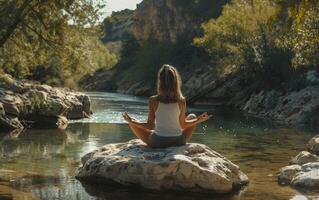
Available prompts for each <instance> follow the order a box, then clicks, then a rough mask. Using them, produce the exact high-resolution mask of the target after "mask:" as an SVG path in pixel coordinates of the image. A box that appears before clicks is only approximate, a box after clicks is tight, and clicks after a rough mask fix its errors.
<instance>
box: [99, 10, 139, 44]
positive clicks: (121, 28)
mask: <svg viewBox="0 0 319 200" xmlns="http://www.w3.org/2000/svg"><path fill="white" fill-rule="evenodd" d="M133 17H134V11H133V10H129V9H125V10H122V11H119V12H113V13H112V15H111V16H109V17H107V18H106V19H105V20H104V21H103V27H104V35H103V37H102V41H103V42H105V43H107V42H112V41H119V40H124V39H127V38H128V37H130V35H131V34H132V25H133Z"/></svg>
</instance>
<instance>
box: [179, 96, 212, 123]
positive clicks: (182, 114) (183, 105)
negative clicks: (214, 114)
mask: <svg viewBox="0 0 319 200" xmlns="http://www.w3.org/2000/svg"><path fill="white" fill-rule="evenodd" d="M180 111H181V112H180V117H179V121H180V125H181V127H182V129H186V128H189V127H192V126H195V125H196V124H199V123H202V122H204V121H206V120H208V119H209V117H210V116H208V114H207V112H205V113H203V114H201V115H200V116H198V117H197V118H195V119H186V101H185V100H183V101H182V102H181V103H180Z"/></svg>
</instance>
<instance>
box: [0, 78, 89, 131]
mask: <svg viewBox="0 0 319 200" xmlns="http://www.w3.org/2000/svg"><path fill="white" fill-rule="evenodd" d="M91 113H92V111H91V101H90V98H89V96H87V95H86V94H84V93H81V92H75V91H71V90H69V89H66V88H55V87H51V86H48V85H41V84H38V83H35V82H29V81H20V80H16V79H14V78H12V77H11V76H10V75H7V74H4V75H1V77H0V128H1V131H5V130H22V129H24V128H31V127H39V128H59V129H65V128H66V127H67V125H68V119H81V118H86V117H89V116H90V115H91Z"/></svg>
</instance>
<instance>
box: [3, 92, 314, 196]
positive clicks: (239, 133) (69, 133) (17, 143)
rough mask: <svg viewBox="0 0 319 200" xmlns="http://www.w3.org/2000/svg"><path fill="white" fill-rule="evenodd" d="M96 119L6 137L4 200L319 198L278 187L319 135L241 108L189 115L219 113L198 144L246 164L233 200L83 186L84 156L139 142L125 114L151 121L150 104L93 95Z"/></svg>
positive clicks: (200, 133) (200, 132) (204, 127)
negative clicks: (285, 170) (245, 181)
mask: <svg viewBox="0 0 319 200" xmlns="http://www.w3.org/2000/svg"><path fill="white" fill-rule="evenodd" d="M89 95H90V96H91V98H92V108H93V111H94V115H93V116H92V117H91V118H90V119H84V120H77V121H72V122H71V124H70V125H69V127H68V128H67V130H65V131H59V130H50V129H40V130H27V131H25V132H23V133H20V134H19V133H14V132H13V133H6V134H0V199H1V200H2V199H4V198H6V199H12V198H13V199H23V200H29V199H32V200H33V199H70V200H71V199H72V200H73V199H77V200H87V199H92V200H93V199H94V200H95V199H96V200H97V199H118V200H131V199H132V200H140V199H151V200H162V199H172V200H173V199H174V200H192V199H201V200H214V199H218V200H239V199H240V200H246V199H247V200H256V199H257V200H258V199H260V200H268V199H269V200H272V199H292V200H303V199H307V198H309V199H318V198H319V195H318V194H304V193H301V192H298V191H296V190H294V189H292V188H290V187H282V186H279V185H278V184H277V173H278V170H279V169H280V168H281V167H283V166H285V165H287V163H288V162H289V160H290V159H291V158H292V157H294V156H295V155H297V154H298V153H299V151H301V150H302V149H304V148H305V144H306V142H307V141H308V140H309V138H311V137H312V133H309V132H305V131H300V130H296V129H289V128H285V127H277V126H274V125H272V124H271V123H266V122H264V121H261V120H258V119H253V118H249V117H247V116H244V115H242V114H241V113H238V112H237V111H234V110H227V109H222V110H220V109H216V108H214V107H208V106H205V107H191V108H189V110H188V111H189V112H194V113H195V114H200V113H201V112H204V111H209V113H213V118H211V119H210V120H209V121H208V122H206V123H204V124H201V125H199V126H198V127H197V130H196V131H195V134H194V136H193V141H194V142H198V143H203V144H206V145H208V146H209V147H211V148H212V149H214V150H216V151H218V152H219V153H221V154H223V155H224V156H226V157H227V158H229V159H230V160H232V161H233V162H234V163H235V164H237V165H239V166H240V167H241V169H242V171H244V172H245V173H246V174H247V175H248V177H249V178H250V184H249V186H248V187H247V188H246V189H245V190H244V191H242V192H241V193H240V194H237V195H234V196H230V197H229V196H228V197H218V198H217V197H214V196H210V195H199V196H198V195H197V196H196V195H195V196H192V195H182V194H178V195H176V194H171V193H165V194H163V193H161V194H158V193H152V192H136V191H132V190H125V189H123V188H114V187H108V186H100V187H98V186H92V185H82V184H81V183H80V182H79V181H77V180H76V179H75V178H74V175H75V172H76V169H77V168H78V167H79V166H80V165H81V161H80V159H81V157H82V156H83V155H85V154H86V153H88V152H90V151H93V150H95V149H97V148H99V147H102V146H103V145H105V144H109V143H117V142H125V141H127V140H130V139H133V138H134V136H133V134H132V133H131V131H130V130H129V128H128V126H127V124H124V121H123V119H122V116H121V114H122V113H123V112H125V111H127V112H129V113H130V114H131V115H132V116H134V117H136V118H138V119H140V120H143V121H146V117H147V99H146V98H137V97H132V96H129V95H121V94H112V93H99V92H90V93H89Z"/></svg>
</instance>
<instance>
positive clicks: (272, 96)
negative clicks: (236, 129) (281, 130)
mask: <svg viewBox="0 0 319 200" xmlns="http://www.w3.org/2000/svg"><path fill="white" fill-rule="evenodd" d="M243 110H244V111H246V112H248V113H250V114H253V115H257V116H259V117H264V118H269V119H275V120H276V121H277V122H280V123H283V124H288V125H293V126H297V127H309V128H312V129H316V128H319V117H318V112H319V87H318V86H308V87H305V88H303V89H301V90H299V91H291V92H289V93H282V92H279V91H275V90H271V91H261V92H259V93H258V94H254V95H252V96H251V97H250V99H249V100H248V101H247V103H246V104H245V106H243Z"/></svg>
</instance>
